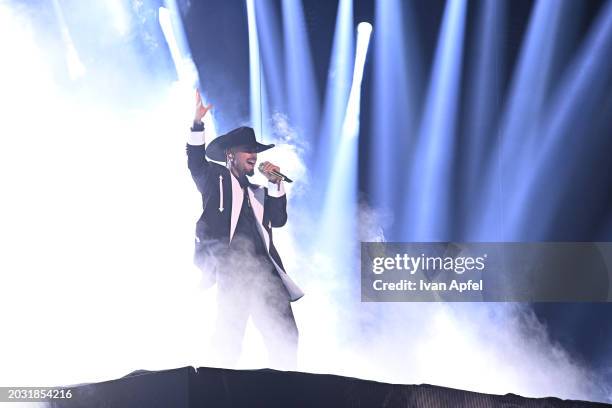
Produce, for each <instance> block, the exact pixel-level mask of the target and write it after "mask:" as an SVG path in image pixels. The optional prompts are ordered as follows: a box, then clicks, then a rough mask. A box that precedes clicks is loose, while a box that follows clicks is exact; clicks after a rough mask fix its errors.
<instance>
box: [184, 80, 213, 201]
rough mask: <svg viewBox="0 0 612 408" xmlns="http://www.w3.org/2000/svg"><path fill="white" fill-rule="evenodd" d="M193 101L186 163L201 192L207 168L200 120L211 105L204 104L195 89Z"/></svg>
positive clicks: (202, 126)
mask: <svg viewBox="0 0 612 408" xmlns="http://www.w3.org/2000/svg"><path fill="white" fill-rule="evenodd" d="M195 102H196V106H195V116H194V119H193V126H192V127H191V133H190V135H189V138H188V140H187V165H188V167H189V171H190V172H191V176H192V177H193V180H194V181H195V183H196V185H197V187H198V189H199V190H200V192H201V191H202V188H203V186H204V183H205V180H206V173H207V170H208V161H206V146H205V144H204V123H203V122H202V119H203V118H204V116H206V113H207V112H208V111H209V110H210V109H211V108H212V105H206V106H205V105H204V104H203V103H202V96H201V95H200V92H199V91H198V90H197V89H196V101H195Z"/></svg>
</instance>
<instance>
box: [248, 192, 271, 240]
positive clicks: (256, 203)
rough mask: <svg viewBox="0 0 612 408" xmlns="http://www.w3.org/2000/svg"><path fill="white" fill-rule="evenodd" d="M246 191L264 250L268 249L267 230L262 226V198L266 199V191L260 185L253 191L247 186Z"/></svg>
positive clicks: (268, 238)
mask: <svg viewBox="0 0 612 408" xmlns="http://www.w3.org/2000/svg"><path fill="white" fill-rule="evenodd" d="M248 191H249V197H250V199H251V205H252V206H253V214H255V219H256V220H257V227H258V229H259V234H260V235H261V237H262V238H263V239H264V242H265V244H266V250H268V251H270V237H269V236H268V231H266V230H265V229H264V228H263V213H264V200H265V199H266V192H265V190H264V189H263V188H262V187H259V188H257V189H256V190H255V191H253V190H252V189H250V188H249V189H248Z"/></svg>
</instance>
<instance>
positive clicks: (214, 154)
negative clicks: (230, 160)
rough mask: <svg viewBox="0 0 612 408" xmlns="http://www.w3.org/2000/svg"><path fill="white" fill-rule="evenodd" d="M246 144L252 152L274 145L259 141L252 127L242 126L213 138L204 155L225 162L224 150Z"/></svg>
mask: <svg viewBox="0 0 612 408" xmlns="http://www.w3.org/2000/svg"><path fill="white" fill-rule="evenodd" d="M237 146H246V147H247V148H249V149H252V150H251V151H253V152H254V153H259V152H263V151H265V150H268V149H271V148H273V147H274V144H268V145H266V144H263V143H259V142H258V141H257V140H256V139H255V133H254V132H253V129H251V128H247V127H242V128H238V129H234V130H232V131H231V132H229V133H226V134H224V135H222V136H218V137H217V138H215V139H214V140H213V141H212V142H210V144H209V145H208V146H207V147H206V156H208V157H209V158H210V159H211V160H215V161H220V162H225V151H226V150H227V149H229V148H232V147H237Z"/></svg>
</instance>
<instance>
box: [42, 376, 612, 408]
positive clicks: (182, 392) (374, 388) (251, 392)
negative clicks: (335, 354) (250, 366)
mask: <svg viewBox="0 0 612 408" xmlns="http://www.w3.org/2000/svg"><path fill="white" fill-rule="evenodd" d="M70 388H71V390H72V398H71V399H70V400H61V401H55V402H52V403H50V404H49V405H48V406H51V407H58V408H59V407H66V408H74V407H87V408H97V407H99V408H102V407H104V408H111V407H112V408H115V407H117V408H118V407H126V408H127V407H130V408H135V407H143V408H144V407H147V408H157V407H159V408H195V407H198V408H199V407H202V408H204V407H219V408H239V407H240V408H242V407H266V408H274V407H283V408H288V407H290V408H299V407H317V408H324V407H329V408H344V407H346V408H349V407H350V408H357V407H359V408H366V407H388V408H393V407H402V408H405V407H424V408H434V407H435V408H438V407H440V408H442V407H478V408H485V407H529V408H532V407H533V408H536V407H547V408H550V407H567V408H569V407H585V408H586V407H612V405H609V404H598V403H592V402H585V401H569V400H561V399H558V398H541V399H535V398H524V397H521V396H518V395H514V394H506V395H489V394H480V393H476V392H468V391H462V390H456V389H452V388H445V387H438V386H432V385H427V384H421V385H398V384H385V383H379V382H375V381H366V380H360V379H355V378H349V377H341V376H336V375H323V374H309V373H301V372H283V371H276V370H268V369H263V370H229V369H219V368H207V367H202V368H197V369H196V368H194V367H183V368H177V369H172V370H164V371H142V370H139V371H135V372H133V373H131V374H129V375H127V376H125V377H122V378H119V379H116V380H111V381H105V382H100V383H92V384H80V385H75V386H71V387H70Z"/></svg>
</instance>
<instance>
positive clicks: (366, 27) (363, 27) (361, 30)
mask: <svg viewBox="0 0 612 408" xmlns="http://www.w3.org/2000/svg"><path fill="white" fill-rule="evenodd" d="M371 32H372V24H370V23H366V22H365V21H364V22H361V23H359V25H357V33H358V34H363V35H368V36H369V35H370V33H371Z"/></svg>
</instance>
